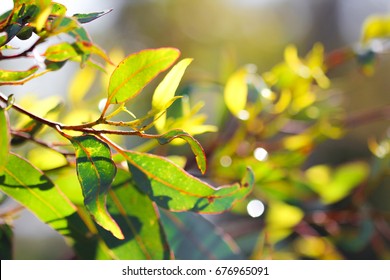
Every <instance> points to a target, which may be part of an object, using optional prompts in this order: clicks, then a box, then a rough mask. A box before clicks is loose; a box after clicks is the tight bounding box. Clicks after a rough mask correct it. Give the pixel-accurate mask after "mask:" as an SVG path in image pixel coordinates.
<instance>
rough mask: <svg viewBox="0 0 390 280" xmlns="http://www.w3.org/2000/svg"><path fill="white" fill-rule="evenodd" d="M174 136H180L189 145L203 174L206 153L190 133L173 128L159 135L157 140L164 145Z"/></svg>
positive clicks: (174, 137)
mask: <svg viewBox="0 0 390 280" xmlns="http://www.w3.org/2000/svg"><path fill="white" fill-rule="evenodd" d="M176 138H181V139H183V140H185V141H186V142H187V143H188V144H189V145H190V147H191V150H192V152H193V153H194V154H195V158H196V163H197V164H198V167H199V169H200V171H201V172H202V174H204V173H205V172H206V155H205V153H204V150H203V147H202V146H201V145H200V143H199V142H198V141H197V140H196V139H195V138H194V137H192V136H191V135H190V134H188V133H187V132H185V131H184V130H181V129H174V130H171V131H169V132H167V133H165V134H162V135H159V137H158V138H157V141H158V142H159V143H160V144H161V145H164V144H166V143H169V142H171V141H172V140H173V139H176Z"/></svg>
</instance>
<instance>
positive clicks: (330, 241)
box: [0, 1, 390, 259]
mask: <svg viewBox="0 0 390 280" xmlns="http://www.w3.org/2000/svg"><path fill="white" fill-rule="evenodd" d="M22 2H23V3H22ZM41 2H42V3H41ZM216 2H217V1H216ZM14 3H15V7H14V9H13V10H12V11H10V12H7V13H5V14H4V15H2V16H1V17H0V27H1V30H2V33H0V45H1V46H2V47H1V49H0V51H3V50H4V51H5V50H7V51H9V47H8V45H7V43H9V42H10V40H11V39H12V38H14V37H17V38H19V39H22V40H23V39H25V38H27V37H29V36H31V35H32V33H34V34H35V35H37V36H38V37H39V38H40V39H38V41H37V42H36V43H35V44H34V45H33V46H31V47H30V48H29V49H28V50H27V51H25V52H22V53H16V54H15V53H14V54H12V55H9V56H5V55H3V52H2V53H1V58H2V59H7V60H8V59H13V58H17V57H20V56H31V55H33V56H34V57H35V62H36V63H35V64H36V65H35V66H33V67H32V68H30V69H27V70H25V69H22V70H21V71H10V70H0V84H3V85H9V84H10V85H13V84H24V83H25V82H26V81H28V80H30V79H32V78H35V77H37V76H40V75H43V74H45V73H46V72H48V71H56V70H58V69H59V68H61V67H62V65H63V64H64V63H67V62H68V61H76V62H78V63H80V64H81V66H83V67H82V68H81V69H80V70H78V71H77V73H76V75H75V76H74V78H73V80H72V82H71V83H70V86H69V91H68V96H67V97H68V99H67V100H66V102H62V101H61V100H60V99H59V98H56V97H50V98H47V99H43V100H36V99H34V98H32V97H25V98H24V99H20V98H15V97H14V96H11V95H9V96H3V95H2V98H1V101H2V102H1V103H0V104H1V111H0V124H1V126H0V134H1V135H0V136H1V138H0V146H1V149H0V185H1V189H2V190H3V191H4V192H5V193H7V194H8V195H10V196H12V197H14V198H15V199H16V200H17V201H19V202H20V203H21V204H22V205H24V206H25V207H27V208H29V209H30V210H31V211H33V212H34V213H35V214H36V215H37V216H38V217H39V218H40V219H41V220H42V221H44V222H45V223H47V224H49V225H50V226H51V227H53V228H54V229H56V230H57V231H58V232H60V233H61V234H63V235H64V236H66V239H67V241H68V243H69V245H70V246H71V247H72V248H73V250H74V253H75V256H76V258H82V259H84V258H85V259H90V258H92V259H93V258H95V259H168V258H173V257H176V258H179V259H388V258H389V257H390V246H389V245H390V219H389V217H390V216H389V211H390V207H389V204H388V201H389V197H390V189H389V182H390V177H389V174H390V173H389V168H390V165H389V163H390V139H389V138H388V137H383V138H382V139H376V138H375V136H370V135H369V136H368V137H367V147H368V149H369V150H370V151H371V153H372V156H371V158H369V159H365V158H362V159H356V160H355V159H353V160H349V161H348V162H343V163H340V164H332V163H331V162H327V161H326V160H324V159H320V160H319V161H318V160H317V161H313V160H312V157H313V154H314V153H315V152H316V151H317V149H318V147H319V146H320V145H321V144H322V143H324V142H326V141H329V140H331V141H334V140H339V139H343V138H344V137H346V136H347V135H348V133H349V131H350V130H351V129H352V128H354V127H358V126H359V125H361V124H366V123H369V124H371V123H373V122H374V121H376V120H383V119H387V118H388V111H389V107H388V106H386V105H384V106H383V107H380V108H378V109H376V108H375V109H374V110H372V111H368V112H362V113H361V114H357V115H353V116H351V115H350V114H349V112H347V111H346V110H345V104H343V103H341V102H340V100H342V95H343V94H342V93H341V92H340V91H337V90H335V89H337V82H336V85H335V83H334V81H337V80H340V79H342V78H343V76H335V74H333V76H331V75H330V74H329V73H330V72H331V71H334V70H337V68H339V67H342V66H343V65H345V64H347V63H349V62H350V61H354V62H355V66H357V67H355V68H350V69H348V70H349V71H356V72H359V71H360V72H361V73H362V74H364V75H366V76H373V75H374V74H375V70H376V66H377V64H376V62H377V60H378V59H379V57H381V56H383V55H384V53H385V52H386V51H387V48H388V42H389V41H388V39H389V38H388V37H390V28H389V26H388V25H389V19H388V16H372V17H370V18H368V19H367V21H366V22H365V23H364V25H363V28H362V33H361V40H360V42H358V43H357V44H355V45H354V46H346V47H343V48H340V49H336V50H333V51H332V52H329V53H326V52H325V48H324V46H323V44H321V43H316V44H314V45H313V46H312V48H311V49H310V50H309V51H308V53H307V54H305V55H301V54H300V53H299V50H298V47H297V46H295V45H293V44H288V45H287V46H286V47H285V49H284V55H283V61H282V62H280V63H278V64H276V65H275V66H273V67H271V69H269V70H268V71H262V73H260V71H259V70H258V69H257V67H256V66H255V65H254V64H246V65H242V66H241V67H237V69H234V67H235V66H234V65H235V64H236V63H237V61H235V59H234V58H232V57H228V55H227V56H226V57H223V58H221V59H222V60H223V61H221V63H220V64H218V67H221V69H218V71H219V74H220V75H216V76H218V77H217V78H215V80H214V78H212V77H209V76H207V77H204V76H199V75H198V74H199V73H197V74H196V78H195V79H192V80H190V81H187V82H186V84H184V85H180V82H181V80H182V78H183V76H184V75H185V71H186V70H187V68H188V67H190V65H191V63H192V61H193V60H192V59H191V58H184V59H182V60H180V61H178V62H176V60H177V59H178V58H179V56H180V52H179V51H178V50H177V49H173V48H160V49H147V50H142V51H139V52H137V53H133V54H131V55H129V56H127V57H126V56H125V54H124V53H123V51H121V50H120V49H114V50H112V51H111V52H109V53H108V54H106V53H105V52H104V51H102V50H101V48H100V47H98V46H97V45H96V44H94V43H93V42H92V40H91V39H90V37H89V36H88V34H87V33H86V31H85V29H84V28H83V27H82V25H81V24H82V23H86V22H89V21H91V20H94V19H97V18H98V17H100V16H103V15H105V14H106V13H108V12H109V11H103V12H98V13H91V14H76V15H73V16H72V17H67V16H66V15H65V12H66V8H65V7H64V6H62V5H60V4H56V3H52V2H51V1H46V2H45V1H40V2H39V4H38V1H14ZM49 3H51V4H49ZM213 3H214V2H213ZM42 5H43V6H42ZM156 5H162V4H156ZM183 5H184V4H183ZM190 5H191V4H190ZM197 7H198V6H196V5H195V6H194V7H193V8H194V9H195V10H193V11H192V10H191V7H185V8H184V6H182V5H181V4H178V6H175V7H174V8H172V9H173V10H174V12H175V14H176V15H177V17H176V20H177V21H178V22H179V24H180V26H181V28H182V29H183V31H185V32H186V33H187V34H189V36H192V37H194V38H195V39H196V41H197V42H198V43H199V44H200V45H202V42H200V40H201V39H200V36H197V33H198V32H199V30H200V29H203V28H204V26H193V25H191V21H189V20H188V19H187V18H186V17H185V15H186V13H184V11H186V12H188V11H190V10H191V11H192V13H193V14H194V15H195V16H196V17H200V18H201V17H202V13H201V11H199V10H197V9H198V8H197ZM211 7H212V8H213V7H214V9H215V12H218V13H220V12H227V13H228V14H229V16H231V17H232V22H233V23H236V24H235V26H236V27H235V28H236V29H237V32H234V34H236V35H235V36H238V37H240V36H241V37H240V39H243V40H241V41H242V42H243V43H245V42H250V39H251V38H246V37H245V36H244V35H245V34H246V33H245V32H244V33H243V32H241V31H242V30H241V29H240V25H239V24H238V23H237V20H238V19H237V18H235V17H234V16H233V14H232V11H231V10H230V9H229V8H226V7H225V8H224V10H223V11H221V10H220V9H219V6H218V4H215V3H214V4H211ZM160 8H161V6H160ZM156 9H157V8H156ZM133 13H135V16H136V14H137V13H136V8H134V10H133ZM178 15H180V16H178ZM156 16H157V19H156V20H157V22H158V21H160V23H161V26H165V25H169V24H170V23H165V22H163V21H162V18H161V17H159V16H158V15H157V14H156ZM253 16H254V15H253V14H252V13H248V17H250V18H252V17H253ZM267 19H269V20H275V19H273V18H272V16H268V17H267ZM204 23H205V24H206V23H207V21H204ZM123 24H126V23H123ZM233 25H234V24H233ZM216 26H217V29H218V30H220V31H221V32H220V33H218V34H219V35H218V36H220V37H223V38H224V40H225V43H226V44H230V43H231V42H230V40H229V39H230V38H228V37H227V36H228V35H227V34H228V33H227V32H225V31H226V30H225V29H226V26H224V25H223V24H220V23H219V22H217V23H216ZM229 26H231V25H229ZM232 28H233V27H232ZM124 30H127V28H124ZM149 32H152V33H153V32H155V30H154V29H153V28H152V29H151V30H149ZM275 32H280V33H283V32H282V30H281V29H280V30H279V29H277V30H276V31H275ZM60 33H64V34H67V35H69V36H70V37H71V38H73V39H72V40H71V41H70V42H68V41H66V42H61V43H56V44H54V45H52V46H49V47H48V48H47V49H46V51H45V52H43V54H42V55H38V54H37V53H36V52H34V49H35V47H36V46H37V45H38V44H40V43H41V42H43V41H45V40H47V39H48V38H49V37H50V36H57V35H58V34H60ZM206 33H207V32H206ZM229 34H230V33H229ZM206 35H207V34H206ZM214 36H215V34H211V33H208V37H207V36H206V39H207V38H209V39H210V41H203V44H206V45H207V46H211V45H213V46H214V44H215V43H216V42H214V41H213V40H212V38H214ZM286 36H287V35H286ZM243 37H245V38H243ZM271 37H275V36H270V38H271ZM282 37H283V36H282ZM275 38H276V37H275ZM203 40H205V39H203ZM271 41H272V40H271ZM272 44H274V42H269V45H267V46H261V47H260V46H258V47H259V50H260V51H264V52H266V50H267V49H270V45H272ZM200 45H196V44H195V46H192V48H193V49H195V50H192V51H191V52H192V53H194V52H196V49H197V48H200ZM248 45H249V43H248ZM203 47H204V46H203ZM248 47H249V46H248ZM215 50H216V51H217V52H219V51H220V50H221V49H220V48H218V47H217V48H216V49H215ZM13 51H14V52H15V51H16V50H13ZM185 52H190V51H189V50H185ZM224 54H226V53H225V52H224ZM211 55H212V53H211ZM92 56H95V57H98V58H99V59H100V60H101V63H97V62H96V61H94V60H93V59H92ZM214 62H215V57H213V60H210V61H209V64H213V65H209V67H216V65H215V64H214ZM102 70H103V71H102ZM166 70H168V73H167V74H166V75H165V77H164V78H162V79H161V80H158V79H157V80H156V79H155V78H156V76H157V75H159V74H160V73H161V72H164V71H166ZM333 73H336V74H338V72H337V71H335V72H333ZM151 85H156V87H155V90H153V89H151ZM145 92H146V94H145ZM176 92H178V93H179V94H180V96H178V95H176ZM141 93H142V97H143V99H139V95H141ZM148 93H150V94H149V95H148ZM216 95H217V97H215V96H216ZM199 96H200V97H199ZM15 100H16V101H17V103H16V101H15ZM140 100H141V101H140ZM215 100H217V101H215ZM210 106H213V108H211V110H210ZM203 107H206V110H204V108H203ZM15 108H16V110H12V109H15ZM18 108H19V109H18ZM22 108H28V110H24V111H23V110H20V109H22ZM207 110H208V111H207ZM205 112H206V113H205ZM140 116H141V117H140ZM207 117H210V118H212V119H213V120H214V121H213V122H212V123H213V124H209V123H207V122H206V120H207ZM113 128H114V129H113ZM53 130H57V132H58V133H53ZM146 132H148V133H146ZM193 135H197V138H198V139H199V142H198V140H196V139H195V138H194V137H193ZM67 140H69V141H70V142H69V141H67ZM70 143H71V144H70ZM168 143H170V144H172V145H170V146H167V145H162V144H168ZM200 143H202V145H203V147H204V150H203V148H202V146H201V145H200ZM351 145H352V143H351ZM123 146H124V147H130V148H131V150H128V149H124V148H121V147H123ZM72 147H73V149H72ZM194 155H195V157H194ZM335 156H337V155H335ZM206 157H207V160H208V161H207V167H208V168H207V171H206ZM248 167H250V168H248ZM76 170H77V172H76ZM185 170H186V171H185ZM26 176H28V177H26ZM195 176H196V177H195ZM18 178H23V179H18ZM26 178H29V179H26ZM17 179H18V180H17ZM232 182H240V183H236V184H233V185H227V184H231V183H232ZM212 185H222V187H220V188H214V187H212ZM10 186H13V187H11V188H10ZM23 186H24V187H25V190H28V192H19V190H20V189H22V187H23ZM252 186H253V188H252ZM42 190H49V191H47V192H43V191H42ZM31 194H33V196H34V197H36V198H38V200H39V201H36V200H34V199H31ZM45 201H46V202H49V201H50V203H43V204H42V205H41V204H40V203H42V202H45ZM228 210H230V211H229V212H226V211H228ZM14 212H15V211H14V209H10V210H9V211H8V212H6V213H5V214H3V215H2V216H1V217H0V218H1V220H0V222H1V224H0V226H1V236H0V237H1V238H0V239H1V240H0V241H1V247H2V248H5V250H4V256H3V255H2V258H11V257H12V250H11V247H12V245H11V244H12V220H13V219H14V218H15V213H14ZM175 212H182V213H175ZM190 212H195V213H190ZM221 212H224V214H221V215H217V216H215V215H212V216H211V215H203V214H217V213H221ZM201 214H202V215H201ZM250 216H251V217H250Z"/></svg>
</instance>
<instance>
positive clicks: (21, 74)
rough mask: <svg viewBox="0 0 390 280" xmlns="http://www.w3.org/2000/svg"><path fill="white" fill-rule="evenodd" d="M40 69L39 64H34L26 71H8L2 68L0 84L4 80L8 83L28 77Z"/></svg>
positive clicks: (0, 70)
mask: <svg viewBox="0 0 390 280" xmlns="http://www.w3.org/2000/svg"><path fill="white" fill-rule="evenodd" d="M38 69H39V67H38V66H33V67H31V68H30V69H28V70H26V71H8V70H3V69H0V85H1V83H2V82H4V83H6V82H13V81H20V80H23V79H26V78H27V77H29V76H31V75H33V74H34V73H35V72H37V71H38Z"/></svg>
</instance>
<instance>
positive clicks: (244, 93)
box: [224, 67, 248, 116]
mask: <svg viewBox="0 0 390 280" xmlns="http://www.w3.org/2000/svg"><path fill="white" fill-rule="evenodd" d="M247 75H248V69H247V67H243V68H241V69H239V70H238V71H236V72H235V73H233V75H231V76H230V77H229V79H228V81H227V83H226V86H225V90H224V99H225V104H226V106H227V108H228V109H229V111H230V112H231V113H232V114H233V115H234V116H239V113H240V112H241V111H243V110H244V109H245V106H246V103H247V97H248V86H247V82H246V80H247Z"/></svg>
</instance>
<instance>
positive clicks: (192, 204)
mask: <svg viewBox="0 0 390 280" xmlns="http://www.w3.org/2000/svg"><path fill="white" fill-rule="evenodd" d="M124 157H125V158H126V160H127V162H128V165H129V168H130V171H131V173H132V174H133V178H134V180H135V182H136V184H137V186H138V187H139V188H140V189H141V190H142V191H143V192H145V193H146V194H147V195H149V197H150V198H151V199H152V200H153V201H155V202H156V203H157V204H158V205H159V206H161V207H163V208H166V209H169V210H172V211H177V212H181V211H194V212H198V213H220V212H223V211H226V210H228V209H230V208H231V207H232V206H233V205H234V203H236V202H237V201H240V200H241V199H244V198H245V197H246V196H247V195H248V194H249V193H250V192H251V190H252V187H253V184H254V178H253V174H252V171H251V170H250V169H249V168H248V170H247V172H246V174H245V177H244V179H243V180H242V182H241V184H238V183H236V184H234V185H231V186H222V187H219V188H213V187H212V186H211V185H209V184H207V183H205V182H202V181H201V180H199V179H198V178H196V177H194V176H192V175H190V174H188V173H187V172H185V171H184V170H183V169H181V168H180V167H178V166H177V165H175V164H174V163H172V162H170V161H168V160H166V159H165V158H162V157H159V156H156V155H151V154H145V153H139V152H134V151H127V152H126V153H124Z"/></svg>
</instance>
